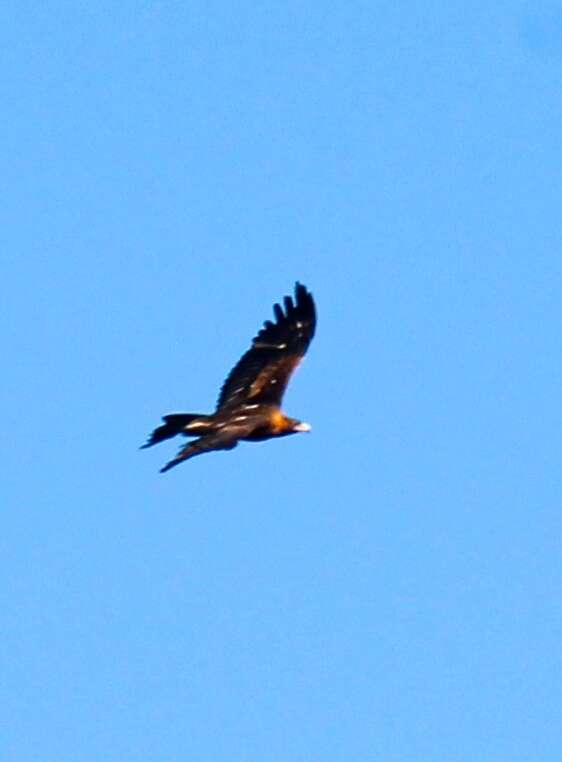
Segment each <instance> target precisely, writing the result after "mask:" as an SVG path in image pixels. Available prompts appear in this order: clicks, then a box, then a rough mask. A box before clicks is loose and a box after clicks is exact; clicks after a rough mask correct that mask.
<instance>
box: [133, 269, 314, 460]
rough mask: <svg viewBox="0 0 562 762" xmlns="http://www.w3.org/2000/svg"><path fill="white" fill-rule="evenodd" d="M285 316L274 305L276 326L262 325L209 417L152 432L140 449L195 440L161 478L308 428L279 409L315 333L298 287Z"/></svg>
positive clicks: (183, 418) (175, 416)
mask: <svg viewBox="0 0 562 762" xmlns="http://www.w3.org/2000/svg"><path fill="white" fill-rule="evenodd" d="M284 308H285V309H284V310H283V308H282V307H281V306H280V305H279V304H275V305H274V307H273V311H274V314H275V322H272V321H269V320H268V321H266V322H265V324H264V327H263V328H262V329H261V330H260V332H259V333H258V334H257V336H256V337H255V338H254V340H253V342H252V346H251V347H250V349H249V350H248V351H247V352H246V353H245V354H244V355H243V356H242V357H241V359H240V360H239V362H238V363H237V364H236V365H235V366H234V368H233V369H232V371H231V372H230V374H229V376H228V378H227V379H226V381H225V382H224V384H223V387H222V389H221V392H220V395H219V400H218V403H217V408H216V410H215V412H214V413H212V414H210V415H203V414H197V413H172V414H170V415H166V416H164V417H163V419H162V420H163V421H164V423H163V425H162V426H159V427H158V428H157V429H155V430H154V431H153V433H152V434H151V436H150V438H149V440H148V442H147V443H146V444H145V445H143V446H144V447H151V446H152V445H154V444H157V443H158V442H162V441H164V440H165V439H169V438H171V437H174V436H176V435H177V434H181V435H183V436H188V437H198V439H195V440H194V441H192V442H190V443H189V444H187V445H185V446H184V447H183V448H182V449H181V450H180V451H179V453H178V454H177V456H176V457H175V458H174V459H173V460H171V461H170V462H169V463H167V464H166V465H165V466H164V468H162V469H161V471H162V472H164V471H168V470H169V469H170V468H173V467H174V466H176V465H178V463H181V462H182V461H184V460H187V459H189V458H193V457H195V456H196V455H202V454H203V453H205V452H210V451H212V450H231V449H232V448H234V447H236V445H237V444H238V442H239V441H241V440H242V441H248V442H260V441H263V440H265V439H271V438H272V437H283V436H287V435H289V434H296V433H298V432H301V431H309V430H310V426H309V425H308V424H307V423H302V422H301V421H298V420H296V419H295V418H289V417H288V416H286V415H285V414H284V413H283V412H282V411H281V408H280V405H281V400H282V398H283V393H284V391H285V388H286V386H287V384H288V382H289V379H290V377H291V374H292V372H293V371H294V369H295V368H296V367H297V365H298V364H299V362H300V361H301V359H302V358H303V356H304V354H305V352H306V350H307V349H308V345H309V344H310V342H311V340H312V337H313V336H314V331H315V328H316V310H315V306H314V301H313V299H312V295H311V294H310V292H309V291H307V289H306V288H305V286H303V285H301V284H300V283H297V285H296V287H295V300H294V302H293V300H292V299H291V297H289V296H286V297H285V299H284Z"/></svg>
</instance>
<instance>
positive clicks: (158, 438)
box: [141, 413, 207, 450]
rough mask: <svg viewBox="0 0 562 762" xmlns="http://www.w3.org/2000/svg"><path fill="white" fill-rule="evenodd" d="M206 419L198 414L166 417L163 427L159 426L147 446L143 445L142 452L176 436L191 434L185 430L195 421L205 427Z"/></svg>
mask: <svg viewBox="0 0 562 762" xmlns="http://www.w3.org/2000/svg"><path fill="white" fill-rule="evenodd" d="M206 418H207V416H206V415H200V414H198V413H171V414H170V415H165V416H164V417H163V418H162V420H163V421H164V423H163V424H162V426H158V428H157V429H154V431H153V432H152V434H151V435H150V437H149V438H148V441H147V442H146V444H143V445H142V447H141V450H144V449H145V448H146V447H152V445H155V444H158V443H159V442H163V441H164V440H165V439H171V437H175V436H176V434H189V433H190V432H188V431H186V430H185V428H186V426H188V425H189V424H190V423H193V422H194V421H197V422H201V424H203V425H204V421H205V419H206ZM195 433H199V432H195ZM195 433H194V435H195Z"/></svg>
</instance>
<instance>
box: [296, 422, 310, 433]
mask: <svg viewBox="0 0 562 762" xmlns="http://www.w3.org/2000/svg"><path fill="white" fill-rule="evenodd" d="M311 429H312V426H311V425H310V423H304V422H302V423H297V425H296V426H295V431H311Z"/></svg>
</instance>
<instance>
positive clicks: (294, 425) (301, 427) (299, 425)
mask: <svg viewBox="0 0 562 762" xmlns="http://www.w3.org/2000/svg"><path fill="white" fill-rule="evenodd" d="M311 429H312V426H311V425H310V423H305V422H304V421H297V419H296V418H291V433H294V434H298V433H300V432H301V431H310V430H311Z"/></svg>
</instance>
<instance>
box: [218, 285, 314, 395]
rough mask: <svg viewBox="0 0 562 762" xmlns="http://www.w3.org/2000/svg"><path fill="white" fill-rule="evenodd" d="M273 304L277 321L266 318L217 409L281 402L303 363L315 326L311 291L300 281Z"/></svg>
mask: <svg viewBox="0 0 562 762" xmlns="http://www.w3.org/2000/svg"><path fill="white" fill-rule="evenodd" d="M283 305H284V309H283V307H281V305H280V304H275V305H274V306H273V312H274V315H275V321H274V322H272V321H271V320H266V322H265V323H264V326H263V328H262V329H261V331H260V332H259V333H258V335H257V336H256V337H255V338H254V340H253V341H252V346H251V347H250V349H249V350H248V351H247V352H246V354H244V355H243V356H242V357H241V358H240V360H239V361H238V363H237V364H236V365H235V366H234V368H233V369H232V370H231V371H230V374H229V376H228V378H227V379H226V381H225V382H224V384H223V387H222V389H221V393H220V395H219V399H218V402H217V410H222V409H227V408H234V407H237V406H238V405H241V404H244V403H248V404H253V403H255V404H263V403H266V404H270V405H280V404H281V399H282V397H283V393H284V392H285V389H286V387H287V384H288V383H289V378H290V377H291V374H292V372H293V371H294V369H295V368H296V367H297V365H298V364H299V363H300V361H301V360H302V358H303V357H304V354H305V352H306V350H307V349H308V345H309V344H310V342H311V340H312V337H313V336H314V331H315V328H316V309H315V307H314V300H313V299H312V294H311V293H310V291H308V290H307V289H306V287H305V286H303V285H302V284H300V283H297V284H296V285H295V296H294V301H293V299H292V298H291V297H290V296H286V297H285V298H284V300H283Z"/></svg>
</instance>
